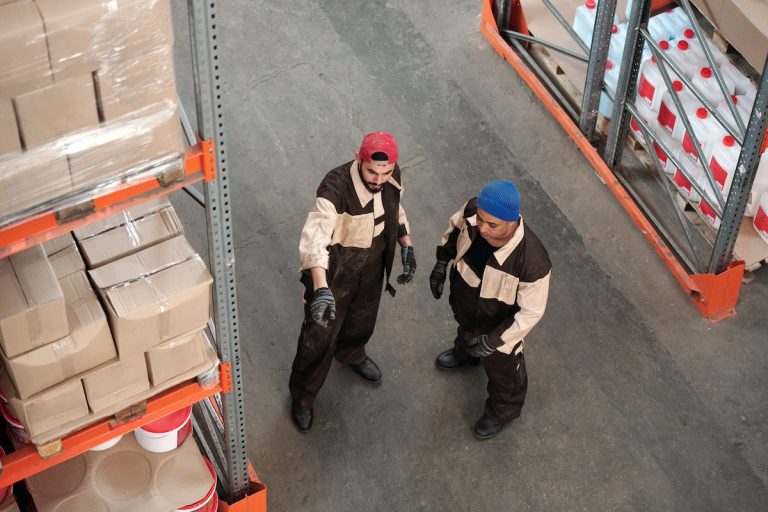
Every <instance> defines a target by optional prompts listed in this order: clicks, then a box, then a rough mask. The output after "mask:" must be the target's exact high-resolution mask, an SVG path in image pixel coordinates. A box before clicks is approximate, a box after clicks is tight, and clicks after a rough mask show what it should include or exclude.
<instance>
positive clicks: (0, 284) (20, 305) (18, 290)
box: [0, 246, 69, 357]
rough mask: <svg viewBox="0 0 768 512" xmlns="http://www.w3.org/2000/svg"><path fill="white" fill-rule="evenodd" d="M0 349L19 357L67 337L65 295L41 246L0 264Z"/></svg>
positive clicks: (5, 354)
mask: <svg viewBox="0 0 768 512" xmlns="http://www.w3.org/2000/svg"><path fill="white" fill-rule="evenodd" d="M0 290H2V291H3V292H2V293H0V345H1V346H2V352H3V355H4V356H6V357H15V356H17V355H19V354H22V353H24V352H27V351H29V350H32V349H34V348H36V347H40V346H42V345H45V344H46V343H50V342H52V341H55V340H57V339H60V338H63V337H64V336H66V335H67V334H68V333H69V324H68V323H67V311H66V307H65V302H64V293H63V292H62V290H61V286H59V282H58V281H57V280H56V277H55V276H54V274H53V270H52V269H51V265H50V264H49V263H48V259H47V258H46V256H45V253H44V252H43V249H42V248H41V247H40V246H35V247H32V248H30V249H27V250H25V251H22V252H20V253H17V254H14V255H13V256H10V257H8V258H5V259H2V260H0Z"/></svg>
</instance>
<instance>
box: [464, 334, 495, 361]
mask: <svg viewBox="0 0 768 512" xmlns="http://www.w3.org/2000/svg"><path fill="white" fill-rule="evenodd" d="M495 350H496V348H495V347H493V346H491V343H490V341H489V340H488V335H487V334H481V335H480V336H476V337H474V338H472V339H471V340H469V341H467V354H469V355H470V356H472V357H488V356H489V355H491V354H493V353H494V351H495Z"/></svg>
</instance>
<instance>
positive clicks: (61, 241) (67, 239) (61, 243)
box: [43, 233, 75, 259]
mask: <svg viewBox="0 0 768 512" xmlns="http://www.w3.org/2000/svg"><path fill="white" fill-rule="evenodd" d="M70 245H75V239H74V238H72V233H66V234H64V235H61V236H57V237H56V238H52V239H50V240H46V241H45V242H43V251H45V254H46V255H47V256H48V258H49V259H50V257H51V256H52V255H54V254H56V253H57V252H59V251H63V250H64V249H66V248H67V247H69V246H70Z"/></svg>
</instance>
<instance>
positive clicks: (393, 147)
mask: <svg viewBox="0 0 768 512" xmlns="http://www.w3.org/2000/svg"><path fill="white" fill-rule="evenodd" d="M374 153H384V154H385V155H387V163H388V164H394V163H395V162H397V159H398V157H399V156H400V154H399V153H398V151H397V141H396V140H395V138H394V137H393V136H392V134H390V133H387V132H371V133H369V134H367V135H366V136H365V137H363V142H362V143H361V144H360V151H358V152H357V155H358V157H360V160H362V161H363V162H370V161H371V160H372V158H371V157H372V156H373V154H374Z"/></svg>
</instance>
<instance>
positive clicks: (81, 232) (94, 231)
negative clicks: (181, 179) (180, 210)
mask: <svg viewBox="0 0 768 512" xmlns="http://www.w3.org/2000/svg"><path fill="white" fill-rule="evenodd" d="M170 206H171V203H170V201H168V198H167V197H166V196H160V197H157V198H155V199H150V200H149V201H144V202H143V203H140V204H137V205H136V206H134V207H131V208H128V209H127V210H123V211H122V212H118V213H115V214H114V215H110V216H109V217H106V218H104V219H100V220H97V221H96V222H91V223H89V224H86V225H85V226H82V227H79V228H77V229H76V230H74V231H73V234H74V235H75V238H77V239H78V240H84V239H86V238H90V237H92V236H96V235H98V234H100V233H103V232H105V231H109V230H110V229H114V228H116V227H118V226H122V225H124V224H125V223H126V222H130V221H133V220H136V219H140V218H142V217H146V216H147V215H149V214H151V213H155V212H157V211H159V210H162V209H164V208H168V207H170Z"/></svg>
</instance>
